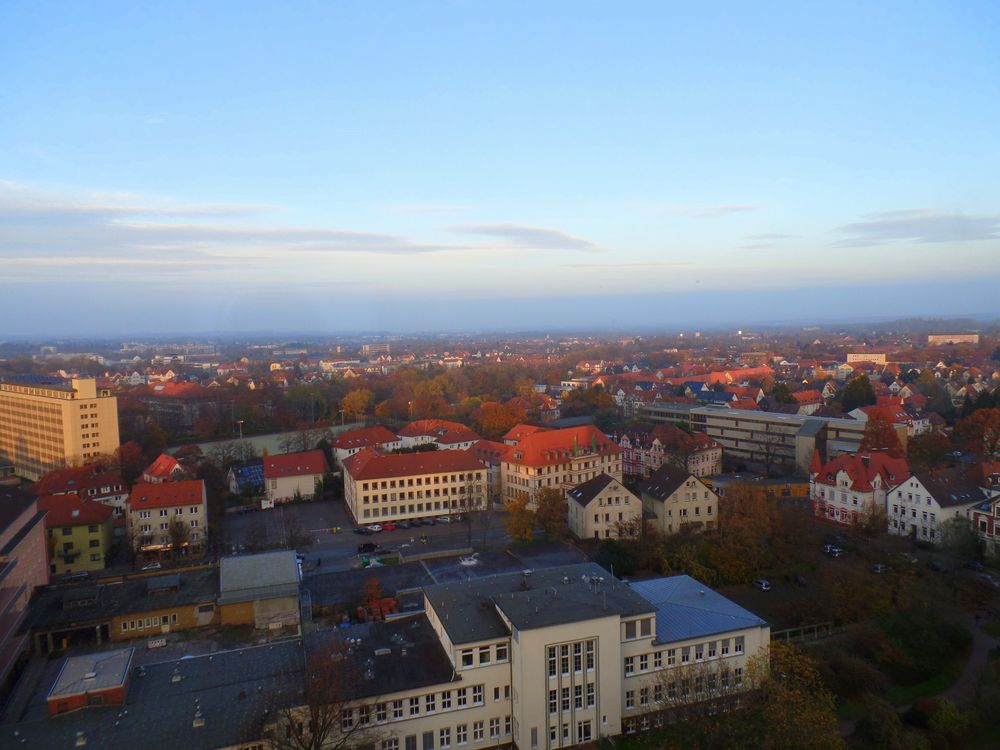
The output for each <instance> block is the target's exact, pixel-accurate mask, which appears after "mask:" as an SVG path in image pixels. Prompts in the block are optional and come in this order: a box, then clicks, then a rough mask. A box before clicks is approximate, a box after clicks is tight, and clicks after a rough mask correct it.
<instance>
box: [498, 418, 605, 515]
mask: <svg viewBox="0 0 1000 750" xmlns="http://www.w3.org/2000/svg"><path fill="white" fill-rule="evenodd" d="M601 474H608V475H609V476H612V477H614V478H615V479H617V480H618V481H621V479H622V449H621V448H620V447H619V446H618V444H617V443H615V441H614V440H611V439H610V438H609V437H608V436H607V435H605V434H604V433H603V432H601V431H600V430H598V429H597V428H596V427H593V426H591V425H586V426H583V427H570V428H567V429H563V430H546V431H544V432H535V433H532V434H528V435H524V436H522V437H521V439H520V440H518V441H517V443H516V444H515V445H514V446H512V447H511V448H510V450H508V451H507V453H506V455H504V457H503V460H502V462H501V464H500V484H501V487H500V489H501V498H502V499H503V500H504V501H505V502H506V501H509V500H513V499H515V498H517V497H527V498H528V500H529V507H534V504H535V500H536V499H537V497H538V493H539V492H541V490H543V489H545V488H547V487H551V488H554V489H558V490H560V491H565V490H567V489H569V488H571V487H575V486H576V485H578V484H582V483H583V482H586V481H588V480H590V479H593V478H595V477H597V476H599V475H601Z"/></svg>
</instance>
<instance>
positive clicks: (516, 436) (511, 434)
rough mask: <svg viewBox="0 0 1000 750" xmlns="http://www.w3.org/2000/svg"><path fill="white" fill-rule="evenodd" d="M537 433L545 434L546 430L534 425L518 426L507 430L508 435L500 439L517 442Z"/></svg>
mask: <svg viewBox="0 0 1000 750" xmlns="http://www.w3.org/2000/svg"><path fill="white" fill-rule="evenodd" d="M536 432H545V428H544V427H539V426H537V425H533V424H523V423H522V424H516V425H514V426H513V427H511V428H510V429H509V430H507V433H506V434H505V435H504V436H503V437H502V438H500V439H501V440H514V441H517V440H520V439H521V438H523V437H524V436H525V435H533V434H534V433H536Z"/></svg>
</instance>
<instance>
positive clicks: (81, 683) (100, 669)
mask: <svg viewBox="0 0 1000 750" xmlns="http://www.w3.org/2000/svg"><path fill="white" fill-rule="evenodd" d="M134 650H135V649H131V648H123V649H119V650H118V651H105V652H104V653H100V654H84V655H82V656H70V657H69V658H67V659H66V661H65V662H63V665H62V669H60V670H59V676H58V677H56V682H55V684H54V685H53V686H52V689H51V690H50V691H49V698H50V699H51V698H62V697H66V696H68V695H79V694H80V693H90V692H93V691H95V690H108V689H109V688H114V687H119V686H120V685H123V684H124V683H125V679H126V678H127V677H128V671H129V667H130V666H131V664H132V653H133V652H134Z"/></svg>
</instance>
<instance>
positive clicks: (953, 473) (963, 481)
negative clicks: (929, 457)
mask: <svg viewBox="0 0 1000 750" xmlns="http://www.w3.org/2000/svg"><path fill="white" fill-rule="evenodd" d="M914 477H916V478H917V479H918V480H920V484H922V485H923V486H924V489H926V490H927V491H928V492H929V493H930V494H931V497H933V498H934V499H935V500H936V501H937V504H938V505H940V506H941V507H942V508H954V507H958V506H962V505H970V504H971V503H977V502H980V501H981V500H983V498H984V495H985V493H984V492H983V490H982V489H981V487H980V481H979V477H978V476H976V472H975V471H968V470H966V468H965V467H962V466H956V467H954V468H950V469H937V470H934V471H917V472H914Z"/></svg>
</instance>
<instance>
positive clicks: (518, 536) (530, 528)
mask: <svg viewBox="0 0 1000 750" xmlns="http://www.w3.org/2000/svg"><path fill="white" fill-rule="evenodd" d="M504 505H505V506H506V507H507V517H506V518H505V519H504V522H503V523H504V526H506V527H507V533H508V534H510V538H511V539H513V540H514V541H515V542H530V541H531V539H532V538H533V537H534V535H535V513H534V511H532V510H531V509H530V508H529V507H528V496H527V495H521V496H519V497H515V498H514V499H513V500H508V501H507V502H506V503H504Z"/></svg>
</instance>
